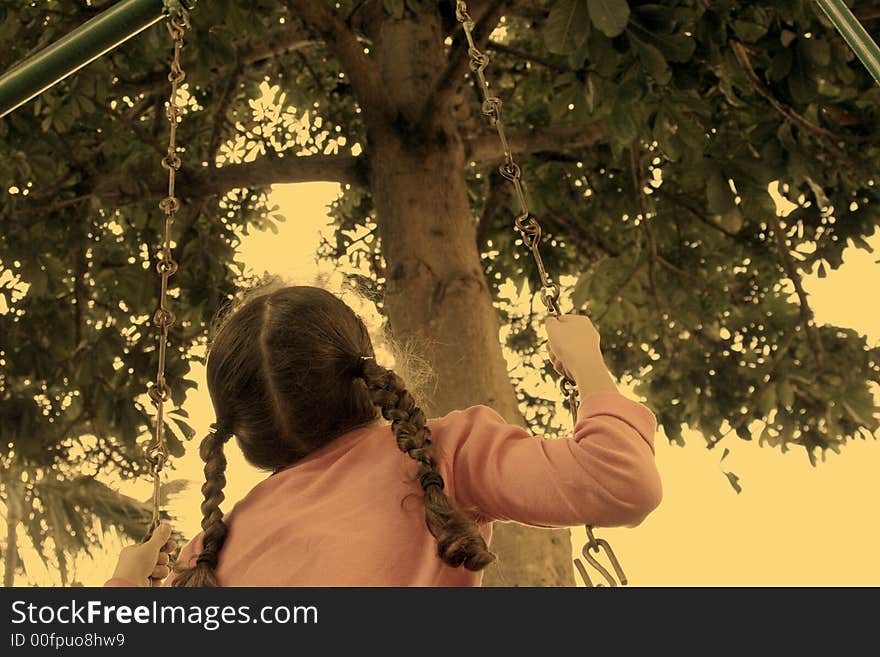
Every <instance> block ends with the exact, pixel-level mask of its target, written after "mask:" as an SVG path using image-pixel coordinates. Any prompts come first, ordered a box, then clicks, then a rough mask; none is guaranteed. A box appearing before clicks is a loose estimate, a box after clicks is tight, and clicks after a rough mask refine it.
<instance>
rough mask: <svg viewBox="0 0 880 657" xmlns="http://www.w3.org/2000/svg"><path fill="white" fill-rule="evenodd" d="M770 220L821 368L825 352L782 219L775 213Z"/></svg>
mask: <svg viewBox="0 0 880 657" xmlns="http://www.w3.org/2000/svg"><path fill="white" fill-rule="evenodd" d="M772 221H773V235H774V237H775V238H776V246H777V248H778V249H779V255H780V256H781V257H782V266H783V267H784V268H785V273H786V274H787V275H788V277H789V278H790V279H791V282H792V283H793V284H794V289H795V291H796V292H797V296H798V300H799V301H800V315H801V324H802V325H803V327H804V331H805V332H806V334H807V337H808V338H809V339H810V342H811V343H812V345H813V350H814V352H815V353H814V356H815V357H816V363H817V364H818V366H819V369H822V368H823V367H824V355H825V354H824V349H823V347H822V341H821V340H820V338H819V329H818V328H817V327H816V326H815V324H814V325H812V326H811V325H810V321H811V320H812V319H813V309H812V308H810V304H809V301H808V300H807V293H806V292H805V291H804V286H803V284H802V283H801V276H800V274H799V273H798V271H797V267H796V266H795V263H794V259H793V258H792V257H791V251H789V249H788V245H787V244H786V243H785V232H784V230H783V228H782V221H781V220H780V219H779V217H778V216H776V215H775V214H774V215H773V219H772Z"/></svg>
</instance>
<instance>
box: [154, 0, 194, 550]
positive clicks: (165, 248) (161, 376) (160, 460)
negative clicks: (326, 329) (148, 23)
mask: <svg viewBox="0 0 880 657" xmlns="http://www.w3.org/2000/svg"><path fill="white" fill-rule="evenodd" d="M166 9H167V10H168V11H169V17H168V21H167V23H166V25H167V27H168V31H169V33H170V34H171V38H172V39H173V41H174V56H173V59H172V61H171V70H170V72H169V73H168V81H169V82H171V95H170V98H169V101H168V109H167V116H168V123H169V135H168V152H167V154H166V155H165V157H163V158H162V168H163V169H166V170H167V171H168V196H166V197H165V198H163V199H162V200H161V201H160V202H159V208H160V209H161V210H162V211H163V212H164V213H165V237H164V242H163V244H162V249H161V251H160V252H159V261H158V263H157V264H156V270H157V271H158V272H159V275H160V278H161V290H160V293H159V307H158V308H157V309H156V312H155V314H154V315H153V326H155V327H156V328H157V329H158V331H159V345H158V353H159V365H158V370H157V373H156V381H155V382H154V383H151V384H150V385H149V386H148V388H147V394H148V395H149V397H150V401H151V402H152V403H153V405H154V406H155V407H156V427H155V434H154V437H153V442H151V443H150V445H149V446H148V447H147V449H146V454H145V458H146V461H147V463H148V464H149V466H150V473H151V474H152V476H153V516H152V520H151V522H150V528H149V531H148V532H147V536H146V538H149V537H150V536H151V535H152V533H153V531H154V530H155V529H156V527H158V526H159V511H160V506H161V505H160V483H161V476H160V475H161V472H162V468H163V467H164V465H165V462H166V461H167V460H168V447H167V445H166V444H165V406H164V403H165V402H166V401H168V400H169V399H170V398H171V388H169V386H168V384H167V383H166V381H165V354H166V349H167V345H168V330H169V329H170V328H171V326H172V325H173V324H174V322H175V320H176V317H175V315H174V312H173V311H172V310H171V309H170V308H168V279H169V277H171V276H172V275H174V273H175V272H176V271H177V268H178V264H177V262H176V261H175V260H174V258H172V257H171V225H172V224H173V223H174V218H175V215H176V213H177V210H178V209H179V208H180V201H179V200H178V199H177V197H176V196H175V195H174V194H175V182H176V174H177V171H178V170H179V169H180V165H181V160H180V157H178V155H177V117H178V113H179V111H180V109H181V108H180V106H178V105H177V91H178V87H179V86H180V83H181V82H183V80H184V78H185V77H186V74H185V73H184V71H183V68H182V67H181V65H180V51H181V49H182V48H183V37H184V35H185V34H186V31H187V30H188V29H189V26H190V25H189V16H188V14H187V12H186V10H185V9H184V8H183V7H182V6H180V5H179V4H177V3H168V4H166ZM146 538H145V540H146Z"/></svg>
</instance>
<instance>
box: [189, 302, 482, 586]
mask: <svg viewBox="0 0 880 657" xmlns="http://www.w3.org/2000/svg"><path fill="white" fill-rule="evenodd" d="M374 356H375V354H374V351H373V344H372V341H371V340H370V335H369V332H368V331H367V328H366V326H365V324H364V322H363V320H362V319H361V317H360V316H358V315H357V314H356V313H355V312H354V311H353V310H352V309H351V308H350V307H349V306H348V305H346V304H345V303H344V302H343V301H342V300H341V299H340V298H339V297H338V296H336V295H335V294H333V293H331V292H329V291H327V290H325V289H322V288H320V287H313V286H310V285H285V286H284V287H280V288H276V289H274V290H273V289H272V286H271V285H264V286H263V287H262V288H261V289H257V290H255V291H251V293H249V294H248V295H247V296H246V298H245V299H244V300H243V302H242V303H241V304H240V305H239V306H238V308H237V309H234V310H233V311H232V312H230V313H229V314H227V316H226V317H225V318H224V319H223V321H222V323H221V324H220V326H219V328H218V329H217V333H216V336H215V337H214V339H213V342H212V344H211V347H210V350H209V354H208V362H207V379H208V391H209V393H210V395H211V401H212V403H213V405H214V411H215V413H216V417H217V420H218V423H217V425H214V426H213V427H212V431H211V432H210V433H209V434H208V435H207V436H205V438H204V439H203V440H202V443H201V447H200V450H199V453H200V455H201V457H202V460H203V461H204V462H205V484H204V485H203V486H202V493H203V494H204V498H205V499H204V502H203V503H202V507H201V508H202V515H203V519H202V530H203V531H204V545H203V551H202V553H201V554H200V555H199V557H198V560H197V563H196V564H195V565H194V566H193V567H190V568H178V569H176V572H177V573H179V574H178V575H177V577H176V579H175V580H174V582H173V585H174V586H217V580H216V577H215V575H214V568H215V567H216V565H217V560H218V556H219V552H220V550H221V548H222V547H223V542H224V540H225V539H226V532H227V528H226V525H225V523H224V522H223V514H222V513H221V511H220V504H221V502H222V501H223V499H224V496H223V488H224V486H225V484H226V477H225V470H226V458H225V456H224V453H223V445H224V444H225V443H226V441H227V440H228V439H229V438H230V437H231V436H232V435H235V437H236V439H237V440H238V444H239V446H240V447H241V450H242V452H243V453H244V456H245V458H246V459H247V461H248V462H250V463H251V464H253V465H254V466H256V467H258V468H261V469H264V470H272V471H276V470H279V469H281V468H283V467H286V466H288V465H291V464H293V463H295V462H296V461H298V460H299V459H302V458H303V457H305V456H306V455H307V454H309V453H311V452H312V451H314V450H316V449H318V448H320V447H321V446H323V445H325V444H327V443H329V442H330V441H332V440H333V439H334V438H336V437H338V436H340V435H342V434H344V433H347V432H349V431H352V430H354V429H356V428H359V427H363V426H368V425H372V424H373V423H375V422H376V420H377V419H378V418H377V413H376V411H377V407H378V410H379V411H380V412H381V414H382V416H383V417H384V418H385V419H386V420H391V429H392V431H393V433H394V435H395V438H396V441H397V446H398V448H399V449H400V450H401V451H403V452H406V453H407V454H408V455H409V456H410V457H412V458H413V459H414V460H415V461H417V462H418V464H419V466H418V473H417V475H416V476H415V477H414V478H413V482H417V481H419V482H422V485H423V486H424V503H425V522H426V524H427V527H428V530H429V531H430V532H431V534H432V535H433V536H434V537H435V538H436V540H437V555H438V556H439V557H440V559H442V560H443V562H444V563H446V564H448V565H450V566H453V567H457V566H462V565H463V566H464V567H465V568H467V569H469V570H481V569H483V568H485V567H486V566H488V565H489V564H490V563H492V562H493V561H494V560H495V555H493V554H492V553H490V552H489V550H488V547H487V545H486V542H485V540H484V539H483V536H482V534H481V533H480V531H479V528H478V526H477V524H476V522H475V520H474V519H473V518H472V517H470V516H469V515H468V514H466V513H465V512H464V511H463V510H462V509H461V508H460V507H458V506H457V505H456V504H455V503H454V502H453V501H452V500H451V499H449V498H448V497H447V496H446V494H445V493H444V492H443V488H442V486H443V484H442V479H441V478H439V475H438V474H437V470H436V462H435V460H434V456H433V445H432V444H431V439H430V435H431V432H430V429H428V427H427V426H426V424H425V422H426V418H425V414H424V413H423V412H422V410H421V409H420V408H418V406H416V403H415V400H414V399H413V396H412V395H411V394H410V392H409V391H408V390H407V389H406V387H405V386H404V382H403V380H402V379H401V378H400V377H399V376H398V375H397V374H396V373H395V372H394V371H392V370H390V369H388V368H385V367H383V366H382V365H380V364H379V363H378V362H376V361H375V359H370V358H371V357H373V358H374ZM362 357H367V359H366V360H365V359H363V358H362Z"/></svg>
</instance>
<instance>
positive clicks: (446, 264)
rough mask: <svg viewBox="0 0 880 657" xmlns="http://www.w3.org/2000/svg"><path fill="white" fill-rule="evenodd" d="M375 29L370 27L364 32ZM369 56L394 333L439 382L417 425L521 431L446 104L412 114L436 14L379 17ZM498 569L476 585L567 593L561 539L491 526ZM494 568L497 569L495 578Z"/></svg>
mask: <svg viewBox="0 0 880 657" xmlns="http://www.w3.org/2000/svg"><path fill="white" fill-rule="evenodd" d="M374 25H376V24H374ZM373 36H374V40H373V46H372V50H373V53H374V57H375V61H376V62H377V63H378V66H379V69H380V75H381V78H382V80H383V83H384V88H385V93H386V95H387V104H388V106H389V107H390V108H391V112H392V115H396V118H395V119H394V120H391V121H385V122H381V121H375V120H374V121H368V131H369V151H368V153H369V157H370V176H371V180H370V186H371V189H372V193H373V202H374V204H375V207H376V210H377V214H378V220H379V225H378V231H379V236H380V237H381V240H382V248H383V255H384V256H385V260H386V264H387V268H386V285H387V287H386V297H385V310H386V312H387V315H388V317H389V321H390V323H391V328H392V330H393V333H394V335H395V336H396V337H397V338H399V339H403V340H407V339H410V338H416V339H417V340H418V341H419V343H420V344H424V345H425V346H424V348H423V351H422V353H423V354H424V357H425V358H426V359H427V361H428V362H429V363H430V364H431V365H432V366H433V368H434V371H435V373H436V375H437V377H438V383H439V386H438V388H437V390H436V392H434V393H433V394H432V398H431V399H427V400H420V401H421V402H422V408H423V410H424V411H425V413H426V414H427V415H428V417H437V416H440V415H443V414H445V413H446V412H448V411H450V410H452V409H461V408H466V407H467V406H471V405H474V404H486V405H488V406H491V407H492V408H494V409H496V410H497V411H498V413H499V414H500V415H501V416H502V417H504V418H505V419H506V420H507V421H508V422H511V423H517V424H520V425H523V424H524V423H523V418H522V415H521V413H520V412H519V409H518V404H517V399H516V395H515V392H514V389H513V386H512V385H511V382H510V378H509V376H508V374H507V366H506V363H505V359H504V356H503V353H502V350H501V345H500V342H499V323H498V315H497V311H496V310H495V308H494V307H493V306H492V297H491V294H490V291H489V287H488V283H487V281H486V277H485V274H484V272H483V269H482V266H481V263H480V257H479V253H478V249H477V245H476V234H475V233H476V228H475V224H474V221H473V219H472V217H473V213H472V211H471V208H470V207H468V196H467V189H466V181H465V165H466V162H465V152H464V148H463V144H462V139H461V137H460V135H459V133H458V130H457V128H456V126H455V124H454V121H453V120H452V118H451V113H450V112H449V111H448V108H443V110H442V111H441V112H440V116H439V117H438V118H437V119H436V120H435V122H434V124H433V125H432V126H431V127H430V130H427V129H423V128H422V127H421V126H419V125H418V117H419V116H420V113H421V111H422V109H423V106H424V104H425V101H426V100H427V98H428V97H429V95H430V92H431V89H432V88H433V85H434V83H435V82H436V80H437V78H438V77H440V75H441V74H442V72H443V70H444V67H445V57H444V55H443V53H442V51H441V50H440V48H439V46H438V44H440V43H442V42H443V36H442V35H441V34H440V25H439V21H438V20H437V19H436V16H433V15H430V16H428V15H425V14H422V15H421V16H419V19H418V21H414V20H400V21H393V20H383V21H381V22H380V23H379V24H378V25H376V34H374V35H373ZM491 548H492V550H493V551H494V552H495V553H496V554H497V555H498V558H499V563H498V566H494V565H493V566H492V567H490V568H489V569H488V570H487V571H486V573H485V576H484V585H487V586H498V585H500V586H572V585H574V573H573V569H572V561H571V539H570V532H569V530H567V529H564V530H546V529H536V528H530V527H525V526H523V525H518V524H516V523H496V524H495V526H494V531H493V539H492V545H491ZM499 570H500V572H499Z"/></svg>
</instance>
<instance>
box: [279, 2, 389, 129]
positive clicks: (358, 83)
mask: <svg viewBox="0 0 880 657" xmlns="http://www.w3.org/2000/svg"><path fill="white" fill-rule="evenodd" d="M285 4H286V5H287V7H288V9H289V10H290V12H291V13H292V14H293V15H295V16H299V18H300V19H301V20H302V21H303V23H305V24H306V25H307V26H308V27H311V28H312V29H314V30H315V31H316V32H317V33H318V34H320V35H321V37H322V38H323V40H324V41H325V43H326V44H327V47H328V48H330V50H331V51H332V52H333V54H334V55H336V58H337V59H338V60H339V63H340V64H342V68H344V69H345V73H346V74H347V75H348V78H349V79H350V80H351V84H352V87H353V88H354V91H355V96H356V98H357V100H358V102H359V103H360V105H361V107H362V108H363V110H364V112H365V113H366V114H368V115H369V114H374V113H377V114H384V113H385V111H386V109H387V103H386V101H385V93H384V87H383V85H382V80H381V78H380V76H379V71H378V69H377V68H376V65H375V64H374V62H373V61H372V60H370V58H369V57H367V55H366V54H365V53H364V47H363V45H362V44H361V43H360V42H359V41H358V39H357V37H356V36H355V34H354V32H352V30H351V29H350V28H349V27H348V25H346V24H345V21H343V20H342V19H341V18H340V17H339V15H338V14H337V13H336V12H334V11H333V10H331V9H330V8H329V7H328V6H327V5H326V4H324V2H323V0H286V2H285Z"/></svg>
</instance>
